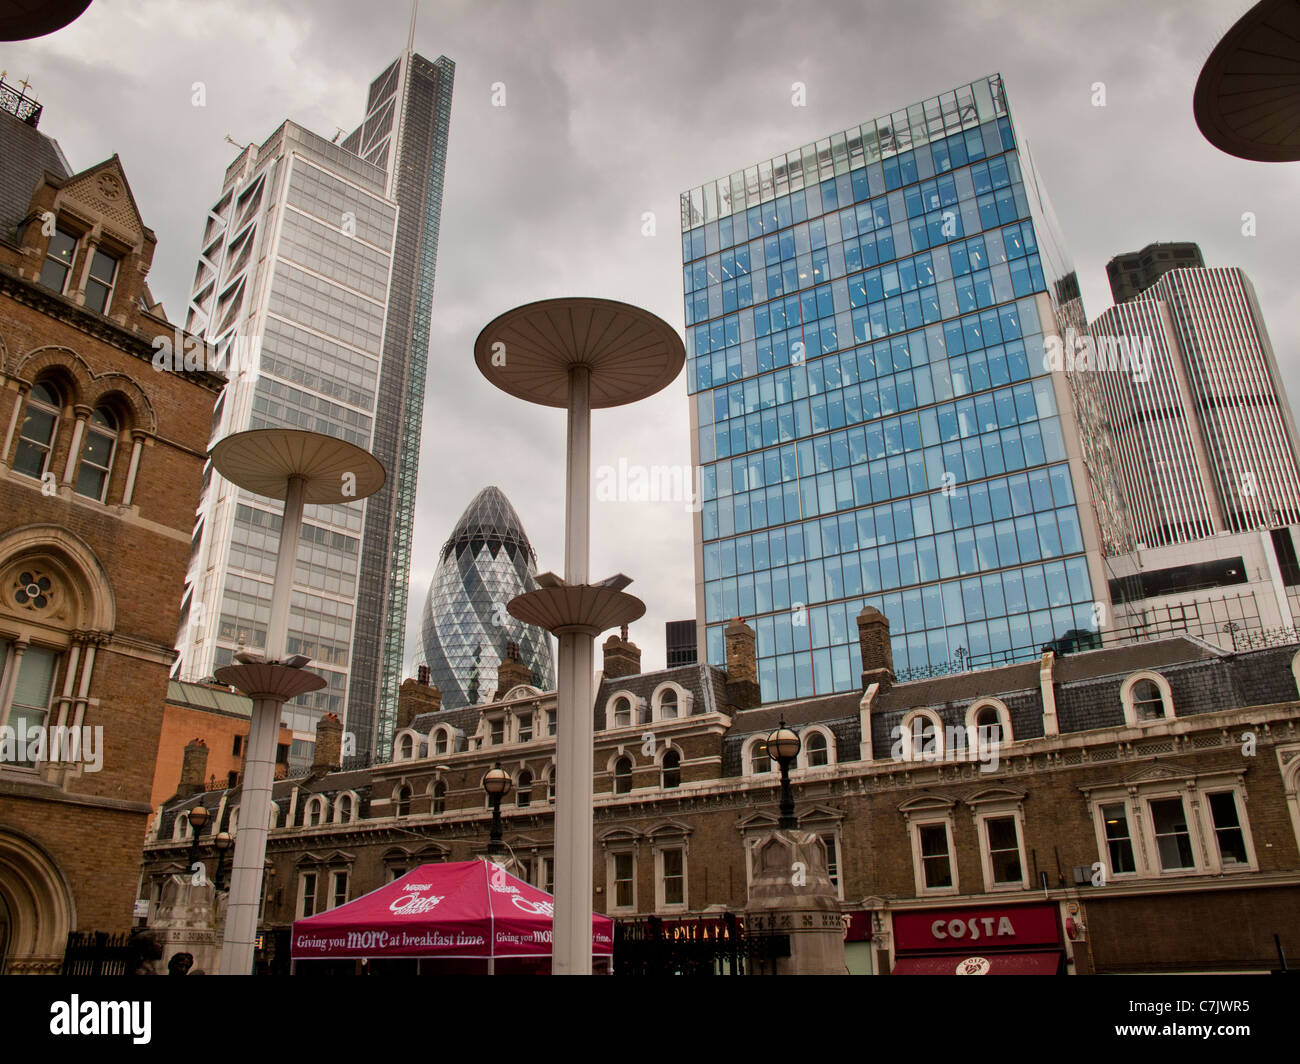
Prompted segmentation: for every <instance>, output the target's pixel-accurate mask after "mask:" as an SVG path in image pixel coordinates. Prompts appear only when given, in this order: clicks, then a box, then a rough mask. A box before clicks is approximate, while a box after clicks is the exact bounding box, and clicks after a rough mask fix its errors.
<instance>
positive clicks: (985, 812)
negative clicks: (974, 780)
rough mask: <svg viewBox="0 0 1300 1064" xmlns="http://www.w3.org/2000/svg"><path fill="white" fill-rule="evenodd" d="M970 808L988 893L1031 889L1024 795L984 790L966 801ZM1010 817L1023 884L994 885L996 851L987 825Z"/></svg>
mask: <svg viewBox="0 0 1300 1064" xmlns="http://www.w3.org/2000/svg"><path fill="white" fill-rule="evenodd" d="M966 804H967V805H968V806H970V807H971V818H972V819H973V820H974V821H975V836H976V839H977V841H978V843H979V851H980V868H981V871H982V872H983V875H984V891H985V893H986V894H1001V893H1006V892H1008V891H1018V890H1028V889H1029V888H1030V885H1031V884H1030V882H1029V859H1028V854H1027V853H1026V850H1025V796H1024V794H1023V793H1017V792H1013V791H1008V790H1005V789H1002V788H996V789H990V790H987V791H981V792H980V793H978V794H975V795H972V796H971V797H969V798H967V799H966ZM1007 817H1011V819H1012V820H1013V821H1014V823H1015V825H1016V846H1017V848H1018V851H1019V857H1020V881H1019V882H1018V883H995V882H994V881H993V852H992V847H991V845H990V843H989V836H988V822H989V821H990V820H1004V819H1006V818H1007Z"/></svg>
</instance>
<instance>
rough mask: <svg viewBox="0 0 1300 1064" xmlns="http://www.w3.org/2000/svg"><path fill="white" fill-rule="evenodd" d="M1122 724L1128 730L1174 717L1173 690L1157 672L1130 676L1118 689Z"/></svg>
mask: <svg viewBox="0 0 1300 1064" xmlns="http://www.w3.org/2000/svg"><path fill="white" fill-rule="evenodd" d="M1120 702H1121V704H1122V706H1123V709H1124V723H1125V724H1127V725H1128V726H1129V727H1130V728H1136V727H1140V726H1142V725H1144V724H1152V723H1155V722H1158V721H1163V720H1168V719H1170V718H1172V717H1173V715H1174V699H1173V690H1172V688H1171V687H1170V685H1169V681H1168V680H1166V679H1165V678H1164V677H1163V676H1161V675H1160V673H1158V672H1150V671H1146V672H1140V673H1137V674H1135V675H1133V676H1130V677H1129V678H1128V679H1127V680H1126V681H1125V682H1124V685H1123V686H1122V687H1121V688H1120Z"/></svg>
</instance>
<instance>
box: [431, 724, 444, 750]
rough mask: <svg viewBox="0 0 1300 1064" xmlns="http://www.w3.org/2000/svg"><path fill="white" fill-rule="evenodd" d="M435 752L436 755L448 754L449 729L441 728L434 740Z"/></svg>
mask: <svg viewBox="0 0 1300 1064" xmlns="http://www.w3.org/2000/svg"><path fill="white" fill-rule="evenodd" d="M433 752H434V753H435V754H445V753H447V729H446V728H439V729H438V731H437V732H436V733H435V734H434V738H433Z"/></svg>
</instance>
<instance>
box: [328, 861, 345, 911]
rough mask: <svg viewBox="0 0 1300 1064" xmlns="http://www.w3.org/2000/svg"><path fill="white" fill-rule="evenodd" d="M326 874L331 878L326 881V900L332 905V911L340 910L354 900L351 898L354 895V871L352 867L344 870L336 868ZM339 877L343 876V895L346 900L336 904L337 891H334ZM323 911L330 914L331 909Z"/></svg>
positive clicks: (343, 868)
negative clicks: (340, 907)
mask: <svg viewBox="0 0 1300 1064" xmlns="http://www.w3.org/2000/svg"><path fill="white" fill-rule="evenodd" d="M326 874H327V875H328V877H329V878H328V879H327V880H326V881H325V885H326V891H325V895H326V900H327V901H328V902H329V903H330V906H329V907H330V909H337V908H339V906H341V905H346V904H347V903H348V902H350V901H351V900H352V897H351V894H352V869H351V868H350V867H347V866H344V867H342V868H338V867H334V868H329V869H326ZM338 876H342V877H343V893H344V898H343V900H342V901H340V902H336V901H335V900H334V898H335V894H336V891H335V889H334V884H335V880H336V878H337V877H338ZM323 911H325V912H328V911H329V909H326V910H323Z"/></svg>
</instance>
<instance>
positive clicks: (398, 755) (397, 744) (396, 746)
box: [393, 728, 423, 761]
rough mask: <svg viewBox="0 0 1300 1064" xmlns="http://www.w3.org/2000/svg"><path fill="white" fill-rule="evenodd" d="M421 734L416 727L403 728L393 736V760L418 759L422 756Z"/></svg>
mask: <svg viewBox="0 0 1300 1064" xmlns="http://www.w3.org/2000/svg"><path fill="white" fill-rule="evenodd" d="M422 738H423V736H421V735H420V733H419V732H417V731H416V730H415V729H414V728H403V729H402V730H401V731H399V732H398V733H397V734H396V735H395V736H393V760H394V761H416V760H418V759H419V756H420V740H421V739H422Z"/></svg>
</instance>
